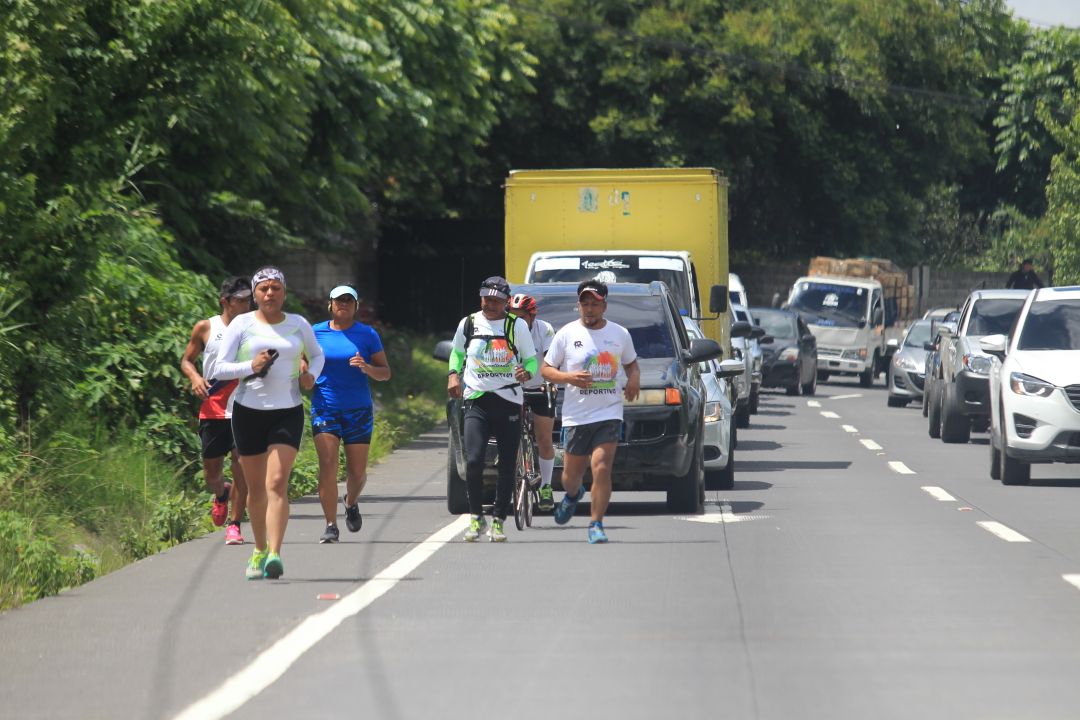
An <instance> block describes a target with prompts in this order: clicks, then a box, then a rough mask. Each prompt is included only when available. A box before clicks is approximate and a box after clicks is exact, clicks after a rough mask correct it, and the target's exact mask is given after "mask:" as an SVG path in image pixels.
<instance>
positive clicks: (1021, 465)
mask: <svg viewBox="0 0 1080 720" xmlns="http://www.w3.org/2000/svg"><path fill="white" fill-rule="evenodd" d="M1001 417H1002V420H1003V421H1004V418H1005V413H1004V408H1002V414H1001ZM998 442H1000V443H1001V452H999V453H998V457H999V458H1000V469H999V470H998V474H999V475H1000V476H1001V484H1002V485H1027V484H1028V483H1029V482H1031V465H1029V464H1028V463H1026V462H1024V461H1023V460H1017V459H1015V458H1011V457H1009V453H1008V452H1006V447H1007V446H1006V445H1005V425H1004V422H1003V423H1002V426H1001V434H1000V435H999V436H998Z"/></svg>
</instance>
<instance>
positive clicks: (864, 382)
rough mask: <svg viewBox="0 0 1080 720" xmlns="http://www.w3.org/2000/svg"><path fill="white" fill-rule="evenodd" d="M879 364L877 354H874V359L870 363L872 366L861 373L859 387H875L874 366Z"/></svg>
mask: <svg viewBox="0 0 1080 720" xmlns="http://www.w3.org/2000/svg"><path fill="white" fill-rule="evenodd" d="M875 365H877V355H876V354H875V355H874V361H873V362H872V363H870V367H868V368H866V369H865V370H863V371H862V372H861V373H859V387H864V388H868V387H873V386H874V366H875Z"/></svg>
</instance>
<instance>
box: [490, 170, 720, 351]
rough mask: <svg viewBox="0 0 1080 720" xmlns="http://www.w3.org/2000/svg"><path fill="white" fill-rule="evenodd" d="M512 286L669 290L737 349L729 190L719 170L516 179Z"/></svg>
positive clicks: (510, 237) (548, 173) (511, 210)
mask: <svg viewBox="0 0 1080 720" xmlns="http://www.w3.org/2000/svg"><path fill="white" fill-rule="evenodd" d="M505 187H506V240H505V248H506V278H507V279H508V280H509V281H510V282H512V283H514V282H518V283H520V282H580V281H581V280H585V279H588V278H593V277H600V279H602V280H605V281H606V282H651V281H653V280H663V281H664V282H666V283H667V284H668V285H669V287H670V288H671V291H672V293H673V295H674V296H675V298H676V301H677V302H678V303H679V304H680V306H681V307H680V311H682V312H684V313H685V314H688V315H690V316H691V317H694V318H695V319H697V320H698V321H699V323H700V325H701V328H702V331H703V332H704V333H705V334H706V336H708V337H710V338H713V339H714V340H716V341H717V342H719V343H720V346H721V347H722V348H725V351H726V352H727V351H729V350H730V345H729V344H728V337H727V335H728V326H729V323H728V318H727V277H728V236H727V216H728V213H727V211H728V208H727V180H726V179H725V178H724V177H723V176H722V175H721V174H720V173H719V172H718V171H717V170H714V169H712V168H652V169H648V168H646V169H620V170H607V169H604V170H600V169H597V170H587V169H580V170H512V171H511V172H510V176H509V178H507V180H506V186H505Z"/></svg>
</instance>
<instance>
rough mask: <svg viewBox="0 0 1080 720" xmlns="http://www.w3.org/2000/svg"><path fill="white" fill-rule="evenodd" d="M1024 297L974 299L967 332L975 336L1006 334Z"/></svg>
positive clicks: (1018, 311)
mask: <svg viewBox="0 0 1080 720" xmlns="http://www.w3.org/2000/svg"><path fill="white" fill-rule="evenodd" d="M1026 299H1027V298H1023V297H1017V298H982V299H980V300H976V301H975V305H974V306H973V307H972V308H971V319H970V320H968V324H967V334H968V335H974V336H975V337H981V336H983V335H998V334H1001V335H1008V334H1009V331H1010V330H1011V329H1012V326H1013V322H1015V321H1016V316H1017V315H1018V314H1019V313H1020V308H1022V307H1023V306H1024V300H1026Z"/></svg>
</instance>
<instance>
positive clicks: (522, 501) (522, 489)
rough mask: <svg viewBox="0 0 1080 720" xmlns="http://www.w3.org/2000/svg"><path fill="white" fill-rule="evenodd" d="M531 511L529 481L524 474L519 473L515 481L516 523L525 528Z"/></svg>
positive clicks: (522, 528) (520, 527) (520, 528)
mask: <svg viewBox="0 0 1080 720" xmlns="http://www.w3.org/2000/svg"><path fill="white" fill-rule="evenodd" d="M527 512H529V481H528V479H527V478H526V477H525V476H524V475H518V477H517V478H516V480H515V483H514V525H516V526H517V529H518V530H524V529H525V527H526V523H527V522H528V520H529V519H528V518H526V513H527Z"/></svg>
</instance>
